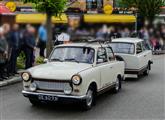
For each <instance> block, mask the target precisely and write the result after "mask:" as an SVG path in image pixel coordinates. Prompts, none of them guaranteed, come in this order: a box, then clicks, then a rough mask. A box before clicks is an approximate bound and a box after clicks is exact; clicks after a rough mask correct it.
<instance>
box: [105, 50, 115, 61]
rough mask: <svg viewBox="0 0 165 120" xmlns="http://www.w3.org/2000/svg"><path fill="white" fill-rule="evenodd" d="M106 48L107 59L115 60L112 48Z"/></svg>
mask: <svg viewBox="0 0 165 120" xmlns="http://www.w3.org/2000/svg"><path fill="white" fill-rule="evenodd" d="M106 50H107V57H108V59H109V60H110V61H113V60H115V56H114V54H113V52H112V49H111V48H110V47H107V48H106Z"/></svg>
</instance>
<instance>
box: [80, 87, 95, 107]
mask: <svg viewBox="0 0 165 120" xmlns="http://www.w3.org/2000/svg"><path fill="white" fill-rule="evenodd" d="M94 101H95V97H94V91H93V89H92V88H89V89H88V91H87V94H86V99H85V100H83V104H82V107H83V110H89V109H91V108H92V106H93V104H94Z"/></svg>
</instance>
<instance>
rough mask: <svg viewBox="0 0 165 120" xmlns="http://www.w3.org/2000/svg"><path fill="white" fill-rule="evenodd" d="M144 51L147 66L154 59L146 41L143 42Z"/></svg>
mask: <svg viewBox="0 0 165 120" xmlns="http://www.w3.org/2000/svg"><path fill="white" fill-rule="evenodd" d="M142 49H143V52H144V54H145V55H144V59H145V65H146V66H147V65H148V62H149V60H151V58H152V51H151V50H149V49H148V48H147V47H146V45H145V42H144V41H143V42H142Z"/></svg>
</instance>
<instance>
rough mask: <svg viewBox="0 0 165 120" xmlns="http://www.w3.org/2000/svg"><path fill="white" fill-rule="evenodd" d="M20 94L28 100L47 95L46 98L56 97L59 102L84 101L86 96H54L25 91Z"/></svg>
mask: <svg viewBox="0 0 165 120" xmlns="http://www.w3.org/2000/svg"><path fill="white" fill-rule="evenodd" d="M22 94H23V95H24V96H25V97H28V98H37V97H38V96H39V95H47V96H54V97H58V98H59V99H60V100H62V99H65V100H67V99H72V100H84V99H86V95H83V96H72V95H56V94H48V93H39V92H30V91H25V90H23V91H22Z"/></svg>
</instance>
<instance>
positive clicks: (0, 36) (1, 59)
mask: <svg viewBox="0 0 165 120" xmlns="http://www.w3.org/2000/svg"><path fill="white" fill-rule="evenodd" d="M7 51H8V44H7V41H6V39H5V37H4V30H3V28H2V27H1V28H0V81H2V80H3V79H6V77H5V76H4V69H5V65H6V60H7V56H8V52H7Z"/></svg>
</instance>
